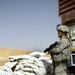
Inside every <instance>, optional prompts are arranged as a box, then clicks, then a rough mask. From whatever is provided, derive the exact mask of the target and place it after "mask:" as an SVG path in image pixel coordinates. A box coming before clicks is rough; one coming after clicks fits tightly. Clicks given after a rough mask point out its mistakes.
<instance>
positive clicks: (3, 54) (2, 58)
mask: <svg viewBox="0 0 75 75" xmlns="http://www.w3.org/2000/svg"><path fill="white" fill-rule="evenodd" d="M31 52H32V51H30V50H19V49H13V48H1V47H0V67H1V66H2V65H3V64H4V63H5V62H7V61H9V59H8V57H9V56H13V55H21V54H29V53H31Z"/></svg>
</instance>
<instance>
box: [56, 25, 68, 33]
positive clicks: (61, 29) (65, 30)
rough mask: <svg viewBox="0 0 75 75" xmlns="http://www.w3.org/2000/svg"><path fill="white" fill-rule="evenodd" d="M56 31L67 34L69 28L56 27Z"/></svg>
mask: <svg viewBox="0 0 75 75" xmlns="http://www.w3.org/2000/svg"><path fill="white" fill-rule="evenodd" d="M56 29H57V30H58V31H59V30H60V31H62V32H66V33H69V28H68V27H67V26H65V25H57V28H56Z"/></svg>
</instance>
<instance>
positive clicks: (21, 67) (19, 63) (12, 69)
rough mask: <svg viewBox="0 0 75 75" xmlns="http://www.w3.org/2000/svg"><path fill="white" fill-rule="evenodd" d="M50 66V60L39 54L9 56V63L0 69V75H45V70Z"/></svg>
mask: <svg viewBox="0 0 75 75" xmlns="http://www.w3.org/2000/svg"><path fill="white" fill-rule="evenodd" d="M45 59H46V60H45ZM51 64H52V62H51V61H50V59H49V58H47V57H46V56H45V54H44V53H41V52H32V53H30V54H29V55H26V54H25V55H18V56H10V57H9V62H6V63H5V64H4V66H2V67H1V69H0V75H7V74H8V75H47V69H48V67H49V65H50V67H51ZM50 71H51V70H50Z"/></svg>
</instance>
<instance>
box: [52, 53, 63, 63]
mask: <svg viewBox="0 0 75 75" xmlns="http://www.w3.org/2000/svg"><path fill="white" fill-rule="evenodd" d="M53 60H54V62H61V61H62V55H61V53H60V54H58V55H53Z"/></svg>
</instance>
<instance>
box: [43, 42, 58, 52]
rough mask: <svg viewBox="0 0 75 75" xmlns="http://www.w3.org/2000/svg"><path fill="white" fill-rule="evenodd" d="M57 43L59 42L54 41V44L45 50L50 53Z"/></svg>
mask: <svg viewBox="0 0 75 75" xmlns="http://www.w3.org/2000/svg"><path fill="white" fill-rule="evenodd" d="M57 44H58V42H57V41H55V42H54V43H53V44H51V45H50V46H49V47H48V48H46V49H45V50H44V52H48V53H49V51H51V50H52V49H53V48H54V47H55V46H56V45H57Z"/></svg>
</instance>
